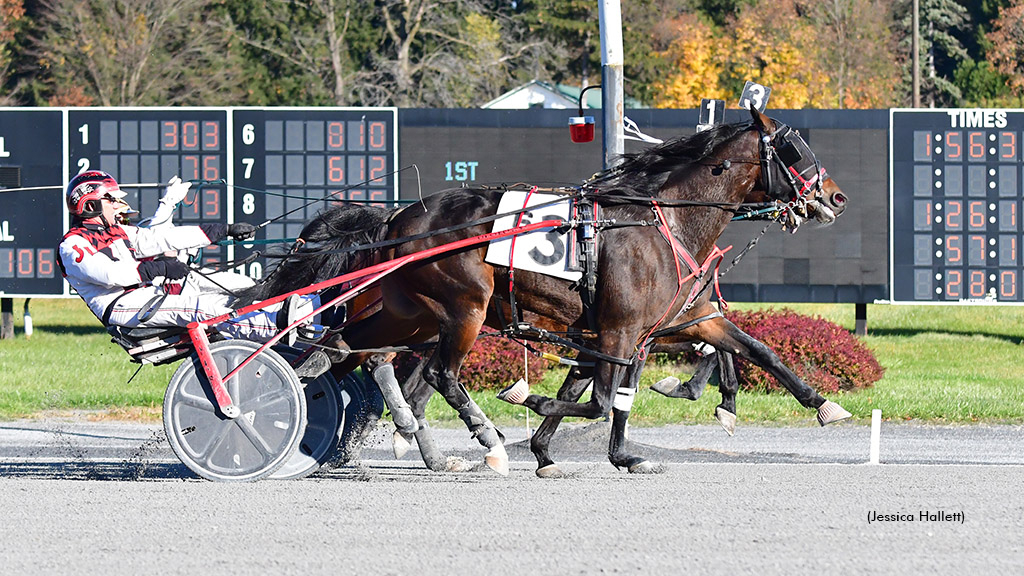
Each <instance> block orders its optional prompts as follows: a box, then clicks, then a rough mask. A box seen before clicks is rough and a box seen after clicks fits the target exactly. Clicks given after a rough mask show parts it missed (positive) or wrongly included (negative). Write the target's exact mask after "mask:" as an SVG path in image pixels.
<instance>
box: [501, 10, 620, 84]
mask: <svg viewBox="0 0 1024 576" xmlns="http://www.w3.org/2000/svg"><path fill="white" fill-rule="evenodd" d="M519 10H520V11H521V13H522V15H523V20H524V22H525V23H526V25H527V26H528V27H529V31H530V33H531V34H532V35H535V36H539V37H541V38H544V39H546V40H548V41H549V42H551V43H552V44H554V45H555V46H560V47H562V48H563V49H565V50H567V51H568V53H569V54H570V55H571V56H570V58H569V60H568V61H567V62H565V63H564V67H563V68H562V70H556V71H553V77H552V78H551V79H552V80H554V81H555V82H564V83H571V84H576V83H577V82H579V84H580V85H581V86H588V85H591V84H600V83H601V18H600V14H599V11H598V3H597V2H595V1H593V0H523V2H521V3H520V7H519Z"/></svg>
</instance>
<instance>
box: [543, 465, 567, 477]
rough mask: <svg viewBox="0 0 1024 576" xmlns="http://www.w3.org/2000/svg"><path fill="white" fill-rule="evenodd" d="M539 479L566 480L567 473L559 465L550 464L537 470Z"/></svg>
mask: <svg viewBox="0 0 1024 576" xmlns="http://www.w3.org/2000/svg"><path fill="white" fill-rule="evenodd" d="M537 477H538V478H565V472H562V469H561V468H559V467H558V464H548V465H547V466H541V467H540V468H537Z"/></svg>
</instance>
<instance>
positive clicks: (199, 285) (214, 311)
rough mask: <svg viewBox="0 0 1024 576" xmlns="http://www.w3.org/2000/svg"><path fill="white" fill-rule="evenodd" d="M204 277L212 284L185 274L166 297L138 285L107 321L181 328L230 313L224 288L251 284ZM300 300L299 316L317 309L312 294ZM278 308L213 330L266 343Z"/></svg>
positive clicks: (226, 276) (234, 277)
mask: <svg viewBox="0 0 1024 576" xmlns="http://www.w3.org/2000/svg"><path fill="white" fill-rule="evenodd" d="M208 276H210V278H211V280H213V282H211V281H210V280H207V279H206V278H204V277H203V276H200V275H199V274H195V273H193V274H189V275H188V278H187V279H186V281H185V283H184V285H183V286H182V290H181V293H180V294H167V293H165V292H164V289H163V288H162V287H160V286H142V287H140V288H136V289H135V290H132V291H130V292H126V293H125V294H123V295H122V296H121V297H120V298H118V299H117V300H116V301H115V302H114V303H113V309H112V310H110V317H109V318H108V319H107V322H108V323H109V324H115V325H118V326H126V327H128V328H139V327H141V328H155V327H169V326H181V327H182V328H184V327H187V326H188V325H189V324H190V323H192V322H205V321H206V320H209V319H210V318H215V317H217V316H221V315H224V314H227V313H229V312H231V311H232V310H233V308H232V307H231V303H232V301H233V300H234V296H233V295H232V294H230V293H228V292H225V290H224V288H226V289H228V290H231V291H237V290H241V289H244V288H247V287H250V286H252V285H253V281H252V280H251V279H249V278H247V277H245V276H242V275H239V274H234V273H232V272H216V273H213V274H208ZM214 282H216V284H214ZM218 285H219V286H218ZM303 298H304V299H305V300H306V302H305V303H304V304H303V306H302V308H301V310H302V312H303V313H308V312H312V310H313V308H311V307H310V306H312V307H317V306H319V297H318V296H316V295H315V294H312V295H307V296H303ZM280 309H281V304H275V305H273V306H270V307H267V308H265V309H260V310H256V311H254V312H250V313H248V314H245V315H242V316H238V317H235V318H231V319H229V320H227V321H225V322H221V323H220V324H217V325H216V326H214V327H215V328H216V329H217V331H218V332H220V333H221V334H223V335H224V336H225V337H228V338H239V339H245V340H252V341H254V342H261V343H262V342H266V341H268V340H270V339H271V338H273V337H274V335H275V334H277V332H278V329H277V312H278V311H279V310H280Z"/></svg>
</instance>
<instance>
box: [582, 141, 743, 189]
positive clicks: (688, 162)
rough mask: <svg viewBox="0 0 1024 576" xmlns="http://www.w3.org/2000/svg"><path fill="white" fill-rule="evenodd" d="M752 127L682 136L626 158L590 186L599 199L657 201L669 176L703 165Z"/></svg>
mask: <svg viewBox="0 0 1024 576" xmlns="http://www.w3.org/2000/svg"><path fill="white" fill-rule="evenodd" d="M750 126H751V122H740V123H733V124H717V125H715V126H712V127H711V128H710V129H708V130H704V131H703V132H697V133H696V134H693V135H692V136H679V137H677V138H673V139H671V140H669V141H667V142H665V143H663V144H658V145H656V146H652V147H650V148H647V149H646V150H642V151H640V152H634V153H630V154H623V155H622V156H621V158H622V162H621V163H619V164H618V165H616V166H614V167H613V168H609V169H607V170H604V171H602V172H599V173H597V174H596V175H594V177H593V178H591V179H590V180H589V181H588V182H587V185H588V186H591V187H594V188H598V189H599V191H598V192H597V195H598V196H600V195H601V194H602V193H604V194H610V193H615V194H625V195H627V196H639V197H647V198H653V197H656V196H657V195H658V191H659V190H660V189H661V187H662V186H663V185H664V184H665V181H666V180H667V179H668V177H669V175H670V174H672V173H673V172H675V171H677V170H679V169H681V168H686V167H688V166H692V165H695V164H697V163H699V162H702V161H704V160H705V159H707V158H708V157H709V156H711V154H712V153H713V152H714V150H715V148H717V147H718V146H719V145H720V144H722V143H723V142H726V141H729V140H731V139H732V138H734V137H736V135H737V134H739V133H740V132H743V131H744V130H746V129H747V128H749V127H750Z"/></svg>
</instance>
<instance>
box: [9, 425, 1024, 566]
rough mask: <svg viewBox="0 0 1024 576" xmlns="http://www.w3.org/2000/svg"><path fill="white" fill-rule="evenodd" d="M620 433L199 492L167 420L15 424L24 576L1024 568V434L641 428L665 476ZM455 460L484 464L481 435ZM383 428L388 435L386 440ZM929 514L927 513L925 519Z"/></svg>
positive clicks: (16, 506) (379, 453)
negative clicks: (554, 475) (870, 445)
mask: <svg viewBox="0 0 1024 576" xmlns="http://www.w3.org/2000/svg"><path fill="white" fill-rule="evenodd" d="M606 432H607V430H606V428H605V427H603V426H602V425H600V424H598V425H596V426H594V425H592V426H591V427H590V428H576V429H573V430H570V431H569V433H567V434H566V435H565V437H564V438H563V442H562V443H560V444H558V445H556V446H555V456H556V459H558V460H559V461H560V462H561V463H562V464H563V466H564V468H565V469H566V471H567V472H569V477H568V478H567V479H563V480H554V481H552V480H540V479H538V478H536V477H535V476H534V474H533V469H534V463H533V461H532V458H531V457H530V455H529V452H528V450H526V447H525V444H523V443H522V440H523V439H524V438H525V430H513V431H509V430H506V434H507V435H508V437H509V440H510V444H511V446H510V455H511V456H512V460H513V465H512V472H511V474H510V475H509V476H508V477H507V478H503V477H500V476H498V475H496V474H494V473H492V472H489V471H481V470H475V471H468V472H461V473H431V472H428V471H426V470H425V469H423V467H422V466H421V465H420V464H418V463H417V462H416V461H415V460H414V459H412V457H411V456H409V457H407V458H406V459H403V460H400V461H398V460H395V459H394V458H393V457H392V456H390V455H389V453H388V452H387V451H386V448H387V446H386V445H383V444H378V445H374V446H370V447H368V448H367V449H366V450H364V453H363V458H364V459H363V460H362V462H361V463H360V464H359V465H356V466H350V467H345V468H339V469H335V470H332V471H330V472H326V473H323V474H320V475H318V476H316V477H311V478H307V479H304V480H294V481H263V482H257V483H250V484H217V483H211V482H206V481H201V480H196V479H194V477H193V476H192V475H191V474H190V473H189V471H188V470H187V469H185V468H184V466H182V465H181V464H179V463H177V462H176V461H174V459H173V455H171V454H170V452H169V450H168V449H167V446H166V443H165V442H164V443H161V438H160V434H159V431H158V430H157V427H152V426H150V427H147V426H139V425H122V424H91V423H81V422H46V421H44V422H39V421H19V422H13V423H12V422H8V423H2V424H0V510H2V511H3V515H4V521H3V522H0V538H2V541H3V543H4V544H3V547H2V551H0V573H3V574H5V575H6V574H40V573H42V574H86V573H88V574H93V573H102V574H105V575H110V576H114V575H120V574H125V575H127V574H139V573H158V574H196V573H211V574H253V573H258V574H267V573H281V574H326V573H331V574H423V575H435V574H436V575H442V574H445V575H446V574H527V573H537V572H540V571H546V572H553V573H559V574H594V573H627V574H629V573H645V574H682V573H684V572H692V573H695V574H757V575H758V576H765V575H774V574H779V575H782V574H786V575H787V576H788V575H790V574H793V573H812V572H814V573H819V572H828V573H845V574H893V573H899V574H916V573H922V574H924V573H927V574H934V573H940V574H950V573H970V572H972V571H973V572H977V573H995V572H999V573H1011V574H1012V573H1021V572H1022V570H1024V545H1022V544H1021V543H1022V542H1024V538H1022V536H1024V499H1022V498H1021V496H1020V494H1021V489H1022V488H1024V480H1022V478H1024V474H1022V473H1024V454H1022V451H1021V450H1020V449H1019V441H1020V438H1021V432H1022V430H1021V428H1020V427H1018V426H1002V427H1000V426H995V427H919V426H903V425H896V426H887V427H885V429H884V431H883V444H882V446H883V449H882V462H883V464H882V465H880V466H869V465H864V464H863V462H864V461H865V460H866V458H867V438H868V434H869V430H868V429H867V428H866V427H864V426H857V425H852V424H851V425H840V426H837V427H835V428H828V429H813V428H796V429H772V428H741V429H740V430H739V431H738V433H737V436H735V437H733V438H729V437H727V436H725V434H723V433H722V432H721V431H720V430H718V429H715V428H714V427H710V426H706V427H705V426H687V427H669V428H657V429H634V430H632V432H631V439H632V441H634V442H637V443H638V444H637V449H638V450H642V451H646V452H647V453H649V454H651V455H652V456H654V457H657V459H658V460H659V461H660V462H662V463H663V464H664V472H663V473H662V474H657V475H650V476H630V475H627V474H625V473H624V472H620V471H617V470H615V469H614V468H613V467H612V466H611V465H609V464H608V463H607V461H606V460H604V456H603V450H604V448H603V446H604V443H605V442H606V439H607V435H606ZM439 436H440V440H441V445H442V448H443V449H444V450H445V451H446V452H448V453H452V454H458V455H460V456H463V457H465V458H467V459H468V460H471V461H473V462H475V461H476V460H478V459H479V457H480V456H481V455H482V451H481V450H478V449H476V447H475V446H471V445H470V444H469V443H468V434H467V433H466V432H465V431H464V430H442V431H439ZM383 437H384V434H379V435H378V437H377V440H381V439H383ZM922 513H923V514H924V515H922Z"/></svg>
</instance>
